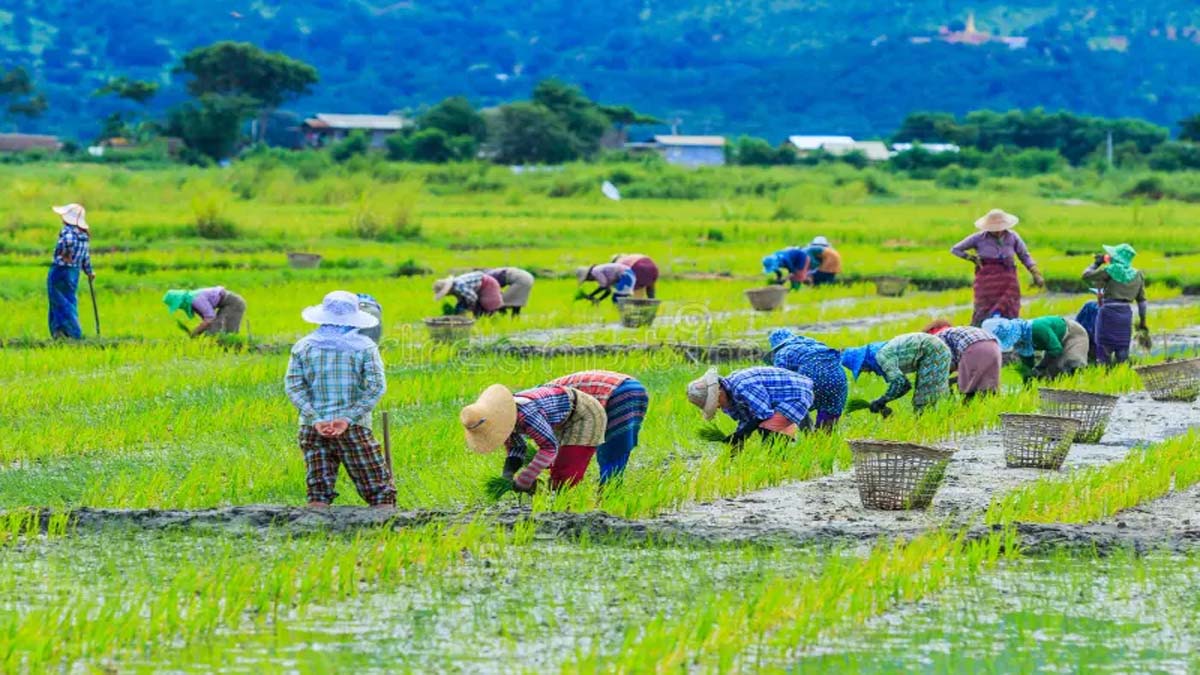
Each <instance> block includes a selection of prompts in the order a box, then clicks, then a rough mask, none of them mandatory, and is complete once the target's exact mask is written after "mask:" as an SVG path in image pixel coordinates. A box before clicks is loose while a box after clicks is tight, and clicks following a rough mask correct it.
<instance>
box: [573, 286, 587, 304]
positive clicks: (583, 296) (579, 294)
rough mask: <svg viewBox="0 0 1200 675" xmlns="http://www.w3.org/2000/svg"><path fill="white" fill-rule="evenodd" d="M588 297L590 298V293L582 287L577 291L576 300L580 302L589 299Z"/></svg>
mask: <svg viewBox="0 0 1200 675" xmlns="http://www.w3.org/2000/svg"><path fill="white" fill-rule="evenodd" d="M587 299H588V294H587V293H584V292H583V289H582V288H580V289H579V290H577V291H575V302H579V301H580V300H587Z"/></svg>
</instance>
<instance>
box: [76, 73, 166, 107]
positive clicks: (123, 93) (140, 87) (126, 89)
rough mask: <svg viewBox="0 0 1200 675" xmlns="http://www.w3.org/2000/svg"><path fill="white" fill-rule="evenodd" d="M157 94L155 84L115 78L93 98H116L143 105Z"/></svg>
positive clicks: (97, 91)
mask: <svg viewBox="0 0 1200 675" xmlns="http://www.w3.org/2000/svg"><path fill="white" fill-rule="evenodd" d="M157 93H158V83H157V82H147V81H145V80H131V79H129V78H126V77H115V78H113V79H111V80H109V81H108V84H106V85H104V86H103V87H100V88H99V89H97V90H96V91H95V93H93V94H92V95H93V96H116V97H117V98H122V99H125V100H127V101H133V102H134V103H138V104H141V105H145V104H146V103H148V102H149V101H150V99H152V98H154V95H155V94H157Z"/></svg>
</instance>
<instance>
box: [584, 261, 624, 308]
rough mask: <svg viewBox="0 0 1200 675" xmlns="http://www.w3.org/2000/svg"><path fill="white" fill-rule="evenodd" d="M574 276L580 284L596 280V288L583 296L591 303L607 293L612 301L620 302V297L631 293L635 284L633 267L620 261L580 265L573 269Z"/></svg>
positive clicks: (597, 301) (599, 299) (603, 297)
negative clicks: (588, 265) (586, 265)
mask: <svg viewBox="0 0 1200 675" xmlns="http://www.w3.org/2000/svg"><path fill="white" fill-rule="evenodd" d="M575 278H576V279H577V280H578V281H579V285H580V286H582V285H583V284H584V283H586V282H588V281H595V282H596V290H594V291H592V292H591V293H589V294H588V295H586V296H584V297H585V298H587V299H588V300H591V301H592V304H596V303H599V302H600V301H602V300H604V299H605V298H607V297H608V296H609V295H611V296H612V299H613V302H614V303H620V301H621V298H628V297H630V296H631V295H633V289H634V287H636V286H637V276H636V275H635V274H634V273H633V268H632V267H630V266H629V265H622V264H621V263H604V264H601V265H592V266H591V267H580V268H578V269H576V270H575Z"/></svg>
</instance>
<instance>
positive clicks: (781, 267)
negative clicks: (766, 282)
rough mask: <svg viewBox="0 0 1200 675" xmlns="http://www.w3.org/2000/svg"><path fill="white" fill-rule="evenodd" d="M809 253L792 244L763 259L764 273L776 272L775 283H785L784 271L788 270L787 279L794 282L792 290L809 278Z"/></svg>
mask: <svg viewBox="0 0 1200 675" xmlns="http://www.w3.org/2000/svg"><path fill="white" fill-rule="evenodd" d="M809 263H810V261H809V259H808V254H807V253H805V252H804V249H802V248H799V247H796V246H792V247H790V248H785V249H783V250H782V251H776V252H774V253H772V254H771V255H769V256H766V257H764V258H763V260H762V265H763V274H774V275H775V280H774V281H772V282H771V283H773V284H780V285H781V284H783V281H784V276H783V273H784V271H785V270H786V271H787V279H788V280H789V281H791V282H792V290H793V291H794V290H796V289H797V288H800V284H802V283H804V281H805V280H806V279H807V278H808V268H809Z"/></svg>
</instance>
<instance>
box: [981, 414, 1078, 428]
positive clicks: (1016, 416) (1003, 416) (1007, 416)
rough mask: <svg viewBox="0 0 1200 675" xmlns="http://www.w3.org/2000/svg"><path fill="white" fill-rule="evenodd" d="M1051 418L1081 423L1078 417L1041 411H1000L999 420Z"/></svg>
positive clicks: (1056, 420) (1075, 423) (1058, 420)
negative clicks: (1045, 413)
mask: <svg viewBox="0 0 1200 675" xmlns="http://www.w3.org/2000/svg"><path fill="white" fill-rule="evenodd" d="M1010 419H1011V420H1017V419H1023V420H1053V421H1055V422H1067V423H1070V424H1074V425H1075V426H1079V425H1081V424H1083V422H1081V421H1080V420H1079V419H1078V418H1075V417H1064V416H1062V415H1043V414H1041V413H1000V420H1001V421H1007V420H1010Z"/></svg>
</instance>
